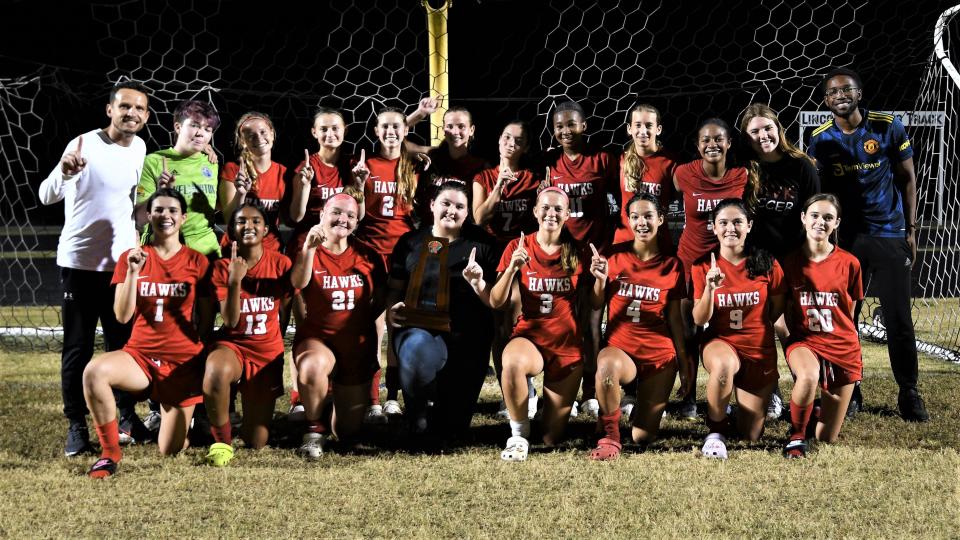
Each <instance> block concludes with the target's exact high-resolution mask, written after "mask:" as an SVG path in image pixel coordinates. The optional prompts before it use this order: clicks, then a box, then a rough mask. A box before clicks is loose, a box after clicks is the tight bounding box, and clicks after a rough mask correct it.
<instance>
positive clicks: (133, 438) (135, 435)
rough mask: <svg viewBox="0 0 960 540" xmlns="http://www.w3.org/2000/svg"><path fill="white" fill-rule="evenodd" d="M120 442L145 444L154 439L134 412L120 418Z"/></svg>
mask: <svg viewBox="0 0 960 540" xmlns="http://www.w3.org/2000/svg"><path fill="white" fill-rule="evenodd" d="M118 427H119V429H120V444H123V445H126V444H146V443H148V442H150V441H153V440H156V437H155V436H154V434H153V433H152V432H151V431H150V430H149V429H147V426H145V425H143V422H142V421H141V420H140V417H139V416H137V415H136V414H134V415H132V416H128V417H124V418H121V419H120V424H119V426H118Z"/></svg>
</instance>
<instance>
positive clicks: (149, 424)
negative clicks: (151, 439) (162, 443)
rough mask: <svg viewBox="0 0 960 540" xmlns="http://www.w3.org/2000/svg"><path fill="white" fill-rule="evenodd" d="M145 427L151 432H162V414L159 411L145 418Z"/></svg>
mask: <svg viewBox="0 0 960 540" xmlns="http://www.w3.org/2000/svg"><path fill="white" fill-rule="evenodd" d="M143 425H144V426H146V428H147V429H149V430H150V431H160V413H159V412H157V411H150V413H149V414H147V416H146V417H144V419H143Z"/></svg>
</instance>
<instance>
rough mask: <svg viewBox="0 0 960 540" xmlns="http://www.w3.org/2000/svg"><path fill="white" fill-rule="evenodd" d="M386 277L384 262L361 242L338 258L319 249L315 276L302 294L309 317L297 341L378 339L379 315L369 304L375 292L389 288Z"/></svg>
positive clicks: (349, 247) (300, 326) (315, 263)
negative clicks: (311, 338)
mask: <svg viewBox="0 0 960 540" xmlns="http://www.w3.org/2000/svg"><path fill="white" fill-rule="evenodd" d="M386 276H387V269H386V268H384V266H383V259H382V258H381V257H380V255H378V254H377V253H375V252H374V251H373V250H372V249H371V248H369V247H367V246H366V245H364V244H363V243H362V242H353V241H350V243H349V244H348V245H347V249H346V250H344V252H343V253H341V254H339V255H336V254H334V253H332V252H330V251H328V250H327V248H325V247H323V246H320V247H318V248H317V250H316V253H315V254H314V260H313V276H311V278H310V283H309V284H307V286H306V287H305V288H304V289H303V290H301V291H300V295H301V296H302V297H303V301H304V304H305V305H306V308H307V317H306V319H305V320H304V321H303V322H302V323H301V324H300V325H299V326H297V336H296V339H297V340H298V341H299V340H300V339H303V338H304V337H314V338H318V339H330V338H333V337H337V338H338V339H346V337H345V336H363V335H365V336H375V335H376V328H375V327H374V321H375V320H376V318H377V316H378V315H379V313H374V312H373V308H372V307H371V305H370V302H371V299H372V297H373V291H374V290H375V288H377V287H385V286H386V281H387V280H386ZM357 343H359V337H358V339H357Z"/></svg>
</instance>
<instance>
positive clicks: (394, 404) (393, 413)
mask: <svg viewBox="0 0 960 540" xmlns="http://www.w3.org/2000/svg"><path fill="white" fill-rule="evenodd" d="M383 414H385V415H386V416H387V419H390V418H392V417H397V416H400V415H402V414H403V409H401V408H400V402H399V401H397V400H395V399H388V400H387V401H386V402H385V403H384V404H383Z"/></svg>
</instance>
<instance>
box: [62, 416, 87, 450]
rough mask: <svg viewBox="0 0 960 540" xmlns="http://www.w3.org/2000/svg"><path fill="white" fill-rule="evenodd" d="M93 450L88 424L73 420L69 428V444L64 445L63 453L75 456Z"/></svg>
mask: <svg viewBox="0 0 960 540" xmlns="http://www.w3.org/2000/svg"><path fill="white" fill-rule="evenodd" d="M92 452H93V447H92V446H90V433H89V432H88V431H87V424H86V423H84V422H71V423H70V427H68V428H67V444H66V445H65V446H64V449H63V454H64V455H65V456H67V457H73V456H79V455H80V454H89V453H92Z"/></svg>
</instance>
